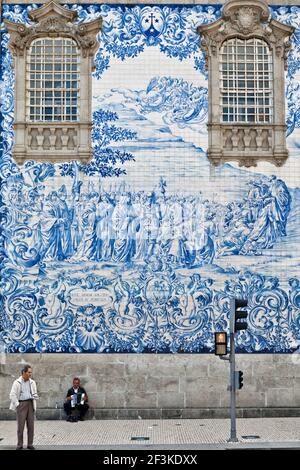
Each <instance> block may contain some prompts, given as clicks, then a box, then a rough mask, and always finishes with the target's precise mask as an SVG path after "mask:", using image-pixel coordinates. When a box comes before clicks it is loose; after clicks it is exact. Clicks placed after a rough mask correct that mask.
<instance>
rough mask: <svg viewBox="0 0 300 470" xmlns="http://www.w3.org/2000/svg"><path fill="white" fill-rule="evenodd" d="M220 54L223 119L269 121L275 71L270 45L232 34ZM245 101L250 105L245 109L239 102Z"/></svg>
mask: <svg viewBox="0 0 300 470" xmlns="http://www.w3.org/2000/svg"><path fill="white" fill-rule="evenodd" d="M220 57H221V63H220V68H219V73H220V85H221V106H222V108H223V113H222V120H223V121H224V122H239V121H240V122H270V121H271V117H272V114H273V113H272V107H271V106H272V94H273V72H272V53H271V51H270V50H269V46H268V45H267V44H266V43H265V42H264V41H262V40H260V39H258V38H252V39H239V38H232V39H230V40H227V41H225V42H224V43H223V45H222V47H221V51H220ZM246 103H247V104H248V105H251V108H247V109H246V112H245V109H243V108H241V107H238V106H240V105H244V104H246ZM228 104H231V105H232V107H230V108H228V107H227V106H228Z"/></svg>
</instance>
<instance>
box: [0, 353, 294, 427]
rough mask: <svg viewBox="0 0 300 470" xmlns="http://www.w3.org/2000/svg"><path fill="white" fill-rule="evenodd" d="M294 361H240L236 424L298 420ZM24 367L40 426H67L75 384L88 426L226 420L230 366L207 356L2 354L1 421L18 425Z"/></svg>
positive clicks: (285, 357)
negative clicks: (67, 403) (18, 384)
mask: <svg viewBox="0 0 300 470" xmlns="http://www.w3.org/2000/svg"><path fill="white" fill-rule="evenodd" d="M295 358H296V355H295V354H294V355H292V354H279V355H272V354H263V355H262V354H251V355H246V354H238V355H237V359H236V368H237V369H241V370H243V371H244V387H243V389H242V390H240V391H239V392H237V409H238V411H237V414H238V416H239V417H263V416H300V401H299V364H297V361H296V360H295ZM25 363H29V364H30V365H31V366H32V368H33V378H34V380H36V382H37V386H38V391H39V395H40V400H39V403H38V413H37V418H38V419H60V418H61V419H63V418H64V412H63V401H64V397H65V394H66V391H67V389H68V388H69V387H70V386H71V385H72V379H73V377H74V376H79V377H80V379H81V382H82V384H83V386H84V387H86V390H87V392H88V394H89V398H90V408H91V409H90V412H89V417H90V418H93V417H95V418H97V419H131V418H133V419H134V418H135V419H136V418H138V417H139V416H140V417H141V418H149V419H151V418H152V419H154V418H157V419H159V418H208V417H215V418H221V417H227V416H228V413H229V410H228V406H229V392H228V391H227V385H228V382H229V364H228V363H227V362H225V361H224V362H223V361H221V360H220V359H219V358H218V357H216V356H214V355H212V354H199V355H189V354H176V355H163V354H153V355H152V354H151V355H150V354H101V355H96V354H77V355H70V354H2V356H1V366H0V403H1V407H0V419H15V415H14V413H13V412H10V411H9V410H8V408H9V392H10V388H11V385H12V382H13V381H14V380H15V379H16V378H17V377H19V375H20V369H21V367H22V365H24V364H25ZM283 371H284V377H283Z"/></svg>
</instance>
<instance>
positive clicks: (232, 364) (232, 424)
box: [228, 299, 238, 442]
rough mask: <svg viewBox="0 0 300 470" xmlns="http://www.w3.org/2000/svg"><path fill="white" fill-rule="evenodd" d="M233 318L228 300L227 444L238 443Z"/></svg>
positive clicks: (231, 300) (231, 307) (231, 302)
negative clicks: (228, 381) (228, 417)
mask: <svg viewBox="0 0 300 470" xmlns="http://www.w3.org/2000/svg"><path fill="white" fill-rule="evenodd" d="M234 316H235V301H234V299H230V359H229V360H230V438H229V440H228V442H237V441H238V439H237V437H236V400H235V344H234Z"/></svg>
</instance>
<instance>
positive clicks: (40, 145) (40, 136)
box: [36, 128, 44, 150]
mask: <svg viewBox="0 0 300 470" xmlns="http://www.w3.org/2000/svg"><path fill="white" fill-rule="evenodd" d="M37 132H38V133H37V136H36V139H37V144H38V149H39V150H43V143H44V135H43V129H41V128H39V129H37Z"/></svg>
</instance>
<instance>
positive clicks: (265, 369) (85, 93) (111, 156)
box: [0, 0, 300, 418]
mask: <svg viewBox="0 0 300 470" xmlns="http://www.w3.org/2000/svg"><path fill="white" fill-rule="evenodd" d="M43 3H45V2H42V3H41V4H40V3H39V4H36V5H35V4H32V3H29V2H27V1H23V2H21V1H20V2H19V3H15V2H14V3H13V2H11V1H10V0H6V1H4V2H3V6H2V19H3V23H2V26H1V28H2V31H1V33H2V34H1V58H2V59H1V72H0V73H1V75H0V80H1V82H0V83H1V91H0V92H1V103H2V105H1V109H0V111H1V157H0V184H1V192H0V207H1V213H0V217H1V239H0V247H1V251H0V252H1V261H0V263H1V264H0V268H1V310H0V355H1V374H0V393H1V407H2V408H1V411H0V413H1V414H0V416H2V417H8V416H9V415H8V413H9V412H8V411H6V408H8V406H7V404H8V392H9V388H10V386H11V381H12V379H13V378H14V377H16V376H18V373H19V369H20V366H21V364H24V363H30V364H31V365H32V367H33V373H34V378H35V380H36V382H37V385H38V388H39V391H40V395H41V400H40V402H39V413H40V416H41V417H58V416H60V413H61V410H60V408H61V403H62V400H63V397H64V392H65V389H66V387H67V384H68V383H69V382H70V380H71V379H72V377H73V376H79V377H80V378H81V381H82V383H83V384H84V386H85V388H86V389H87V391H88V393H89V397H90V402H91V408H92V413H94V415H95V416H96V417H99V418H103V417H108V418H116V417H138V416H142V417H179V416H181V417H208V416H220V417H221V416H227V413H228V399H229V397H228V392H227V390H226V389H227V384H228V380H229V369H228V364H227V363H225V361H220V360H219V358H217V357H216V356H215V355H214V333H215V332H217V331H228V330H229V311H230V298H232V297H236V298H240V297H241V298H247V299H248V302H249V305H248V308H249V315H248V328H247V330H244V331H243V332H240V333H239V334H238V335H237V336H236V347H237V353H238V356H237V367H238V368H240V369H241V370H243V371H244V388H243V390H241V391H240V392H238V398H237V406H238V408H239V413H240V416H255V417H257V416H269V415H275V414H276V413H277V415H280V414H282V415H289V416H291V415H299V412H300V411H299V409H300V393H299V387H300V372H299V370H300V367H299V365H300V344H299V341H300V314H299V312H300V277H299V264H300V228H299V227H300V223H299V222H300V171H299V170H300V163H299V142H300V130H299V129H300V113H299V105H298V97H299V100H300V82H299V80H300V59H299V58H300V40H299V38H300V30H299V28H300V5H298V4H297V2H293V3H291V2H286V4H285V5H277V4H275V3H274V4H273V2H268V3H269V4H268V5H267V3H266V2H265V1H263V0H256V1H253V2H252V3H253V5H254V7H255V8H254V7H253V8H254V9H252V10H251V8H252V7H251V2H248V3H249V4H250V6H248V10H247V11H244V12H243V15H242V16H241V18H242V19H239V10H237V13H236V16H234V18H235V20H234V21H235V22H234V23H233V22H232V20H228V17H226V15H225V14H224V10H223V4H222V3H221V2H220V3H216V2H210V3H204V2H202V1H198V2H193V3H184V2H180V3H176V4H173V3H168V2H156V3H151V4H142V3H140V4H139V3H138V2H136V3H131V2H127V3H126V4H122V3H116V2H112V3H110V2H107V3H103V2H96V1H95V2H93V3H87V2H82V1H81V2H75V1H69V2H65V3H64V4H63V7H62V8H63V9H64V10H66V11H67V13H62V14H65V15H66V16H65V18H66V23H64V25H63V26H59V27H61V28H65V29H64V30H63V31H64V32H63V33H61V32H57V31H58V30H57V29H56V30H55V28H57V24H56V23H54V21H52V22H50V21H48V26H47V27H48V30H47V32H46V33H45V31H44V30H43V31H41V30H39V27H40V24H42V23H41V22H42V20H43V18H44V16H43V15H42V14H40V15H39V13H35V12H38V11H39V8H42V7H43ZM46 3H47V2H46ZM50 3H51V2H50ZM52 3H53V2H52ZM228 3H231V4H233V3H234V4H238V3H239V2H233V1H232V0H231V2H228ZM54 4H55V2H54ZM49 8H50V7H49ZM53 8H54V7H53ZM55 8H57V7H55ZM256 8H257V10H256ZM41 11H42V10H41ZM49 11H50V13H49V12H48V13H46V14H45V18H46V20H47V19H48V20H49V16H51V15H52V14H53V11H54V10H51V9H50V10H49ZM55 11H56V13H55V14H61V11H60V10H55ZM260 11H262V12H263V13H259V15H261V16H259V18H258V16H257V15H258V13H257V12H260ZM51 12H52V13H51ZM57 12H58V13H57ZM47 15H48V17H47ZM230 17H231V18H232V15H230ZM226 18H227V19H226ZM71 20H72V24H73V25H74V26H70V21H71ZM37 21H40V23H39V24H38V26H36V24H35V23H36V22H37ZM43 21H44V20H43ZM228 21H230V22H231V24H230V28H231V29H230V33H229V32H228V31H227V30H226V28H229V26H228ZM239 21H240V22H241V23H239ZM222 22H223V23H222ZM14 25H19V28H18V27H17V26H16V27H15V26H14ZM49 25H50V26H49ZM88 25H92V26H88ZM210 25H217V28H218V34H219V35H220V34H221V39H220V36H218V38H217V39H216V37H214V38H213V39H211V36H210V33H209V34H208V33H207V31H210V29H211V28H212V27H211V26H210ZM247 27H248V28H249V31H247ZM22 28H23V29H22ZM68 28H69V29H68ZM95 28H96V29H95ZM255 28H256V29H255ZM75 30H76V31H75ZM242 30H243V32H242ZM24 31H30V33H28V34H29V35H32V39H31V42H28V41H27V39H26V41H27V42H26V41H25V39H24V38H26V37H27V36H26V34H27V32H26V33H25V32H24ZM59 31H60V30H59ZM74 31H75V32H74ZM224 31H225V32H224ZM226 31H227V33H228V34H227V33H226ZM233 31H235V32H233ZM226 34H227V36H226ZM92 35H94V37H93V41H94V42H93V43H91V42H90V43H89V41H91V39H90V37H91V36H92ZM222 35H224V37H223V36H222ZM12 38H13V40H12ZM78 38H79V39H78ZM95 38H96V39H95ZM94 39H95V40H94ZM22 41H23V42H22ZM72 41H73V42H72ZM80 41H81V42H80ZM214 41H215V42H214ZM218 41H219V42H218ZM12 44H13V47H12ZM24 44H25V45H24ZM216 44H217V45H216ZM216 47H217V50H218V51H219V53H218V54H215V52H214V51H215V48H216ZM22 48H23V49H22ZM16 50H18V51H20V50H21V51H22V53H16V52H15V51H16ZM58 51H60V52H58ZM61 51H62V52H61ZM87 51H89V52H87ZM18 54H19V56H18ZM59 54H60V55H59ZM76 54H78V57H77V55H76ZM84 54H85V55H84ZM62 55H63V57H64V58H65V60H66V64H67V65H65V66H63V67H60V64H59V61H58V59H57V57H62ZM21 56H22V57H23V59H22V61H23V62H22V63H23V75H17V74H16V70H18V69H17V67H18V61H19V60H21V59H20V57H21ZM84 60H86V62H84ZM210 60H211V61H215V62H214V65H213V66H210V65H211V63H212V62H209V61H210ZM216 61H217V62H216ZM82 64H85V65H84V67H85V69H84V72H82V70H81V69H80V67H81V66H83V65H82ZM280 67H282V68H280ZM20 77H21V79H24V80H23V82H22V83H23V85H24V93H21V94H20V95H19V97H18V99H16V83H17V82H18V80H19V82H18V83H20V81H21V80H20ZM87 77H88V78H87ZM23 85H22V86H23ZM18 87H20V85H18ZM281 90H282V91H283V94H282V95H281V94H280V91H281ZM216 91H218V96H217V98H214V97H215V94H214V93H215V92H216ZM213 100H214V101H213ZM212 101H213V105H212ZM16 110H18V112H16ZM20 110H21V111H20ZM216 110H217V111H216ZM87 111H88V112H87ZM20 113H21V114H20ZM22 113H23V114H22ZM89 113H90V120H91V123H89ZM20 116H21V117H20ZM220 119H221V121H222V125H221V124H220V122H221V121H220ZM58 122H60V123H61V122H63V124H62V125H61V128H60V126H59V125H58V124H57V123H58ZM90 124H91V125H90ZM89 139H90V142H91V145H90V147H89V145H88V142H89ZM217 143H218V145H217ZM216 148H217V151H216ZM16 149H17V150H16ZM15 152H17V153H15ZM49 377H50V378H51V381H50V387H51V390H50V391H49V389H48V388H49Z"/></svg>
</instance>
